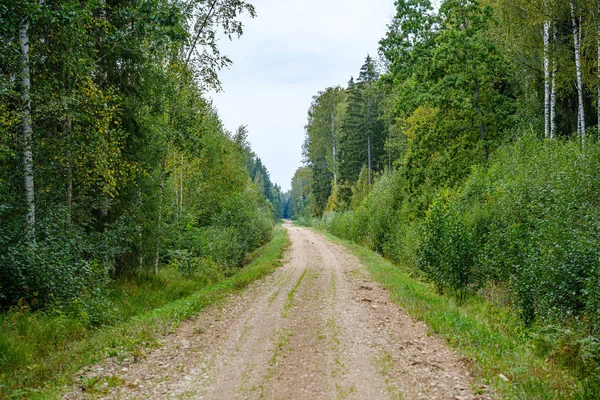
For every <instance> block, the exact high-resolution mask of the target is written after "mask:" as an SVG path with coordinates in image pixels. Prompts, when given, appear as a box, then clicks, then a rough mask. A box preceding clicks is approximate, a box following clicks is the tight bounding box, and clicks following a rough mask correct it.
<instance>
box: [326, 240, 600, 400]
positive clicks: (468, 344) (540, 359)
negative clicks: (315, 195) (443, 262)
mask: <svg viewBox="0 0 600 400" xmlns="http://www.w3.org/2000/svg"><path fill="white" fill-rule="evenodd" d="M326 235H327V237H328V238H329V239H331V240H332V241H334V242H336V243H340V244H342V245H344V246H346V247H347V248H349V249H350V250H351V251H352V252H353V253H354V254H355V255H356V256H357V257H358V258H359V259H360V261H361V262H362V263H363V264H364V265H365V266H366V267H367V268H368V270H369V271H370V273H371V274H372V276H373V277H374V278H375V279H376V280H377V281H379V282H381V284H382V285H383V286H384V287H385V288H386V289H388V291H389V293H390V296H391V298H392V300H393V301H394V302H396V303H397V304H398V305H399V306H400V307H402V308H403V309H404V310H406V311H407V312H408V313H409V314H410V315H411V316H413V317H414V318H416V319H418V320H421V321H423V322H425V323H426V324H427V325H428V326H429V327H430V329H431V330H432V331H433V332H435V333H437V334H439V335H441V336H442V337H444V338H445V339H446V340H447V342H448V343H449V345H450V346H451V347H453V348H454V349H456V350H457V351H458V352H459V353H460V354H461V355H463V356H464V357H465V359H466V360H467V362H468V363H469V366H470V369H471V371H472V372H473V373H474V374H475V376H476V377H478V379H479V380H480V384H479V385H476V386H475V387H474V388H473V389H474V391H475V393H482V392H483V385H487V386H490V387H491V388H492V390H493V391H495V392H497V393H498V394H499V395H501V397H502V398H511V399H597V398H600V388H599V387H598V385H597V384H596V383H595V382H594V381H593V380H589V379H587V380H580V379H578V378H577V376H576V373H574V371H573V370H572V369H571V368H568V366H565V365H564V363H563V362H562V361H561V359H560V358H559V357H555V356H554V357H553V356H550V357H549V356H548V353H547V351H546V350H545V349H544V348H542V347H543V346H542V344H543V343H545V342H540V340H539V338H540V337H544V338H545V337H547V335H539V334H537V333H539V332H538V331H539V327H536V326H527V325H526V324H524V323H523V321H522V320H521V319H520V318H519V316H518V315H517V314H516V313H515V312H514V310H512V309H511V308H509V307H508V306H501V305H499V304H493V303H492V302H490V301H488V300H486V299H484V298H483V297H482V296H480V295H468V296H465V297H464V298H463V299H462V301H461V300H460V299H458V298H457V297H456V296H453V295H443V294H440V293H439V292H438V291H437V290H436V288H435V286H434V285H432V284H430V283H426V282H423V281H421V280H419V279H417V278H415V277H414V273H413V272H412V271H411V270H409V269H408V268H403V267H402V266H398V265H395V264H393V263H392V262H390V261H388V260H386V259H385V258H383V257H382V256H381V255H379V254H377V253H375V252H373V251H371V250H369V249H367V248H365V247H363V246H361V245H357V244H355V243H352V242H350V241H347V240H344V239H340V238H338V237H336V236H334V235H331V234H329V233H326ZM536 332H537V333H536ZM565 348H568V346H565ZM500 374H502V375H503V376H504V377H506V378H508V382H506V381H505V380H504V379H502V377H501V376H500Z"/></svg>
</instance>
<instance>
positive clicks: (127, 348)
mask: <svg viewBox="0 0 600 400" xmlns="http://www.w3.org/2000/svg"><path fill="white" fill-rule="evenodd" d="M288 244H289V238H288V236H287V233H286V231H285V229H284V228H283V227H281V226H278V227H276V228H275V231H274V235H273V239H272V240H271V241H270V242H269V243H267V244H266V245H264V246H263V247H261V248H259V249H257V250H256V251H255V252H254V253H253V254H252V255H251V257H250V259H251V260H252V261H251V262H250V263H249V264H248V265H247V266H246V267H244V268H242V269H240V270H239V271H237V272H236V273H235V274H234V275H232V276H230V277H228V278H226V279H223V280H221V281H219V282H215V283H213V284H209V285H206V286H204V287H202V288H199V290H195V291H193V293H191V294H189V292H190V291H192V290H193V289H194V286H193V284H189V283H188V284H186V283H183V280H182V279H176V280H175V279H174V278H173V276H170V278H171V279H172V280H173V281H174V283H173V284H172V285H171V287H169V285H167V287H163V288H162V289H161V288H160V287H159V286H160V282H162V283H163V284H165V283H168V282H169V280H168V278H169V274H171V275H172V273H173V272H168V271H167V276H163V277H162V280H161V279H158V283H157V282H154V284H150V285H146V286H145V288H144V286H143V285H141V284H139V282H138V283H137V284H136V283H134V282H131V281H128V282H122V283H121V284H122V285H123V287H120V288H119V290H116V289H114V290H115V292H116V293H117V294H116V295H115V296H117V297H119V298H120V299H121V300H122V301H125V300H126V298H128V297H129V298H130V301H129V302H128V303H136V304H138V305H137V307H133V306H132V307H131V308H127V307H125V308H126V309H127V311H126V315H127V316H128V318H127V319H126V320H123V321H120V322H118V323H116V324H114V325H112V326H104V327H100V328H96V329H89V328H85V326H84V325H82V324H81V323H79V322H78V321H77V319H76V318H73V317H72V316H67V315H60V314H58V315H57V314H51V315H46V314H43V313H29V312H22V313H16V314H15V313H13V314H10V313H9V314H6V315H3V316H2V317H1V319H0V324H1V325H0V329H1V331H0V350H1V351H0V361H4V362H3V363H2V364H0V365H2V366H5V367H4V368H2V370H0V398H6V399H22V398H27V399H49V398H50V399H52V398H58V397H59V396H60V394H61V392H62V391H63V390H64V388H65V386H66V387H69V386H70V385H71V384H72V382H73V374H75V373H76V372H77V371H79V370H80V369H81V368H83V367H84V366H86V365H90V364H94V363H97V362H99V361H101V360H103V359H105V358H108V357H118V358H121V359H124V358H125V357H127V356H130V355H136V354H143V353H144V352H145V350H146V349H148V348H152V347H156V346H157V345H158V341H157V339H158V338H159V337H160V336H163V335H165V334H167V333H169V332H172V331H173V330H174V329H175V328H177V327H178V326H179V325H180V324H181V322H183V321H184V320H186V319H189V318H191V317H193V316H194V315H195V314H196V313H197V312H198V311H199V310H201V309H203V308H205V307H207V306H209V305H212V304H215V303H218V302H219V301H222V300H223V299H224V298H225V297H226V296H227V295H229V294H232V293H236V292H239V291H241V290H242V289H244V288H245V287H246V286H247V285H248V284H250V283H251V282H253V281H255V280H257V279H260V278H262V277H264V276H266V275H268V274H270V273H272V272H273V271H274V270H275V269H276V268H277V267H278V266H279V265H280V264H281V259H282V257H283V253H284V251H285V249H286V248H287V246H288ZM178 295H179V299H177V300H174V301H171V300H172V299H174V298H176V297H177V296H178ZM131 298H133V301H131ZM144 299H146V300H145V302H144ZM157 299H158V300H157ZM161 299H162V300H161ZM152 307H153V308H152ZM149 308H152V309H149ZM136 310H137V312H139V313H137V314H136ZM9 357H10V360H11V361H12V362H11V363H8V362H7V360H8V359H9ZM15 366H16V367H15Z"/></svg>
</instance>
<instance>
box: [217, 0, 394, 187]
mask: <svg viewBox="0 0 600 400" xmlns="http://www.w3.org/2000/svg"><path fill="white" fill-rule="evenodd" d="M249 1H250V2H251V3H252V4H253V5H254V6H255V7H256V12H257V17H256V18H254V19H250V18H243V21H244V24H245V28H244V35H243V36H242V37H241V38H240V39H234V40H233V41H231V42H230V41H229V40H227V39H223V40H221V41H220V43H219V48H220V50H221V52H222V54H226V55H227V56H229V58H231V59H232V61H233V62H234V65H232V66H231V67H230V68H229V69H226V70H223V71H221V73H220V75H219V76H220V80H221V83H222V86H223V91H222V92H220V93H211V94H210V96H211V97H212V98H213V103H214V105H215V106H216V108H217V109H218V111H219V115H220V117H221V119H222V121H223V124H224V125H225V128H226V129H228V130H229V131H231V132H235V131H236V130H237V128H238V127H239V126H240V125H247V126H248V130H249V134H248V138H249V141H250V143H251V145H252V148H253V149H254V152H255V153H256V154H257V155H258V157H260V158H261V160H262V161H263V163H264V164H265V165H266V167H267V169H268V170H269V173H270V175H271V181H273V182H274V183H277V184H278V185H280V186H281V187H282V189H283V190H284V191H287V190H288V189H290V188H291V179H292V177H293V175H294V172H295V171H296V169H297V168H298V167H300V166H301V165H302V142H303V141H304V126H305V125H306V121H307V112H308V108H309V106H310V104H311V101H312V97H313V96H314V95H316V94H317V93H318V92H319V91H321V90H324V89H325V88H327V87H330V86H336V85H341V86H345V85H346V84H347V82H348V80H349V79H350V77H351V76H354V77H356V76H357V75H358V72H359V70H360V67H361V66H362V64H363V63H364V59H365V57H366V56H367V54H371V55H372V56H376V55H377V48H378V42H379V40H380V39H381V38H383V36H384V35H385V32H386V30H387V24H388V23H389V22H390V20H391V18H392V16H393V15H394V1H393V0H368V1H365V0H249Z"/></svg>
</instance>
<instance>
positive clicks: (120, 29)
mask: <svg viewBox="0 0 600 400" xmlns="http://www.w3.org/2000/svg"><path fill="white" fill-rule="evenodd" d="M243 13H246V14H249V15H250V16H254V15H255V13H254V8H253V7H252V6H251V5H250V4H248V3H246V2H244V1H239V0H215V1H210V2H204V1H192V2H188V3H186V4H184V3H181V2H165V1H161V0H149V1H143V2H139V1H130V0H127V1H122V2H98V1H93V0H92V1H81V2H61V1H46V2H37V1H36V2H34V1H23V2H19V1H12V0H11V1H8V2H6V3H3V4H2V6H0V36H1V38H2V43H6V44H7V45H6V46H1V48H0V64H1V65H2V69H1V71H0V91H1V93H2V97H1V99H2V100H1V101H0V111H1V113H2V118H1V119H0V217H1V218H2V224H1V225H0V308H2V309H4V310H6V309H8V308H10V307H11V306H15V305H17V304H21V305H23V306H29V307H32V308H34V309H35V308H40V307H44V306H55V307H62V306H63V305H64V304H67V303H73V304H79V305H81V307H82V310H85V311H82V313H83V314H85V315H87V316H89V319H90V320H101V318H100V319H98V318H96V317H92V314H94V312H93V311H92V309H91V308H90V309H89V310H88V307H87V306H86V304H88V303H89V302H88V300H89V296H90V293H93V292H94V290H95V289H98V290H102V289H103V288H105V287H106V285H108V284H109V283H110V278H117V277H119V276H121V275H130V274H145V273H146V272H147V271H148V270H149V269H151V268H153V269H155V270H157V269H159V267H160V265H161V263H172V264H173V265H175V264H177V263H178V264H177V267H178V268H179V269H180V270H181V271H182V272H185V273H187V274H190V273H192V272H193V271H194V272H195V271H196V270H198V269H202V270H204V269H205V267H206V268H208V269H215V270H219V269H222V271H220V272H219V273H215V274H213V273H209V274H208V275H207V279H208V280H211V279H213V278H215V279H216V278H217V277H218V276H219V274H230V273H233V271H234V269H235V268H238V267H239V266H241V265H242V264H243V263H244V261H245V259H246V256H247V254H248V253H249V252H250V251H252V250H253V249H254V248H256V247H257V246H259V245H260V244H263V243H265V242H266V241H268V240H269V239H270V235H271V234H270V231H271V228H272V226H273V223H274V221H275V220H276V219H278V218H280V217H281V216H282V215H283V195H282V194H281V190H280V188H279V187H278V186H277V185H273V184H272V183H271V182H270V180H269V174H268V171H267V170H266V168H265V167H264V165H262V163H261V162H260V160H259V159H258V158H257V157H256V156H255V155H254V153H253V152H252V150H251V149H250V147H249V146H248V144H247V143H246V142H245V141H244V140H245V137H241V138H240V137H238V138H236V137H231V135H230V134H229V133H228V132H226V131H225V129H224V128H223V126H222V124H221V121H220V119H219V116H218V115H217V113H216V111H215V110H214V108H213V107H212V105H211V104H210V102H209V101H208V100H206V98H205V95H204V93H205V90H206V89H210V88H212V89H218V88H219V87H220V83H219V80H218V72H219V70H220V69H221V68H223V67H226V66H228V65H230V64H231V60H229V58H227V56H225V55H223V54H221V53H220V51H219V48H218V46H217V38H218V36H219V34H225V35H227V36H229V37H232V36H240V35H241V34H242V32H243V26H242V23H241V21H240V16H241V14H243ZM24 22H27V23H28V25H29V29H28V30H26V31H23V27H24V26H26V25H25V24H24ZM23 33H24V34H26V35H27V37H28V40H29V43H30V48H29V53H28V54H27V56H28V58H29V64H28V65H27V66H28V67H29V70H30V74H31V82H32V85H31V92H30V95H31V102H32V113H31V116H32V127H33V141H32V149H33V160H32V163H31V166H32V168H33V169H34V174H33V176H34V180H35V209H36V213H35V214H36V220H37V224H36V226H35V232H36V235H35V237H30V236H29V235H28V232H30V227H26V226H25V220H24V218H23V216H24V215H25V212H26V201H25V196H24V195H23V192H24V190H23V178H24V174H25V172H24V167H23V166H22V162H21V158H22V152H23V151H24V149H23V143H22V139H21V136H22V132H21V130H22V126H23V115H22V112H23V110H22V100H21V98H20V96H21V94H22V92H23V90H24V88H23V87H21V85H20V84H19V82H20V77H21V76H23V74H24V72H23V63H22V62H21V59H24V58H23V57H20V56H24V55H25V54H24V53H23V54H22V52H24V51H25V50H22V48H21V47H19V40H18V38H19V34H23ZM242 136H243V135H242ZM184 254H186V256H185V257H184V256H182V257H183V258H181V259H178V257H179V255H184ZM177 260H179V261H177ZM92 308H93V307H92ZM83 314H82V315H83ZM86 318H87V317H86ZM86 318H84V319H86ZM98 323H100V322H98Z"/></svg>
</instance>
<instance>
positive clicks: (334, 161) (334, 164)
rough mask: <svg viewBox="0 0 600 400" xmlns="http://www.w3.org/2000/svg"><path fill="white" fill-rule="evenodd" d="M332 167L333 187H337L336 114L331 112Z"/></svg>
mask: <svg viewBox="0 0 600 400" xmlns="http://www.w3.org/2000/svg"><path fill="white" fill-rule="evenodd" d="M331 153H332V154H331V156H332V158H333V160H332V161H331V166H332V169H333V185H334V186H335V185H337V162H336V160H337V141H336V140H335V113H334V111H331Z"/></svg>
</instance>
